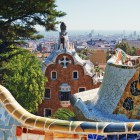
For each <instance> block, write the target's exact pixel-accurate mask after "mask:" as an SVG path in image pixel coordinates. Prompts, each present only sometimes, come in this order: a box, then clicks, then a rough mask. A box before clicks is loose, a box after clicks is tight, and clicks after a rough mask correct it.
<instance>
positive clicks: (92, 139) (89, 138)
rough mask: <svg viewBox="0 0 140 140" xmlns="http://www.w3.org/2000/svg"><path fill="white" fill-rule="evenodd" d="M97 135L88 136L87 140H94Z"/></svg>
mask: <svg viewBox="0 0 140 140" xmlns="http://www.w3.org/2000/svg"><path fill="white" fill-rule="evenodd" d="M96 138H97V135H96V134H89V135H88V140H96Z"/></svg>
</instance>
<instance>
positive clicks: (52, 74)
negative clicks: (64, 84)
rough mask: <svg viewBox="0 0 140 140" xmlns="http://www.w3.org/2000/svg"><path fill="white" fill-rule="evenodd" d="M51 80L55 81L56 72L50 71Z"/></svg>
mask: <svg viewBox="0 0 140 140" xmlns="http://www.w3.org/2000/svg"><path fill="white" fill-rule="evenodd" d="M51 79H52V80H56V79H57V72H56V71H52V72H51Z"/></svg>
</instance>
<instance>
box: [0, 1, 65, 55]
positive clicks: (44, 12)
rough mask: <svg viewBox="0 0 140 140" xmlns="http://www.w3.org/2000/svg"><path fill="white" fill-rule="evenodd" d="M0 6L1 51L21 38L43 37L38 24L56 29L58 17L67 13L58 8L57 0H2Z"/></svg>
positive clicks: (49, 28) (5, 50)
mask: <svg viewBox="0 0 140 140" xmlns="http://www.w3.org/2000/svg"><path fill="white" fill-rule="evenodd" d="M0 7H1V9H0V52H7V51H9V48H8V49H7V47H9V46H10V45H11V44H13V43H16V44H17V43H19V42H20V41H21V40H25V39H36V38H40V37H42V36H40V35H38V34H37V33H38V32H37V30H36V25H39V26H42V27H44V28H45V29H46V30H56V25H57V24H58V23H60V22H59V21H57V20H58V19H57V18H59V17H62V16H64V15H65V13H64V12H62V11H58V10H57V9H56V7H57V5H56V4H55V0H1V1H0Z"/></svg>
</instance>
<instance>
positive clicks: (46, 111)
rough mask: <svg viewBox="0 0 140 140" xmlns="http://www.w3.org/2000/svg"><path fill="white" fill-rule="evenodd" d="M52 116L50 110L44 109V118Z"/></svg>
mask: <svg viewBox="0 0 140 140" xmlns="http://www.w3.org/2000/svg"><path fill="white" fill-rule="evenodd" d="M51 115H52V111H51V109H50V108H44V117H49V116H51Z"/></svg>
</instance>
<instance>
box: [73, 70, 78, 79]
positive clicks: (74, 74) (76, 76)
mask: <svg viewBox="0 0 140 140" xmlns="http://www.w3.org/2000/svg"><path fill="white" fill-rule="evenodd" d="M73 79H78V71H74V72H73Z"/></svg>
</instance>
